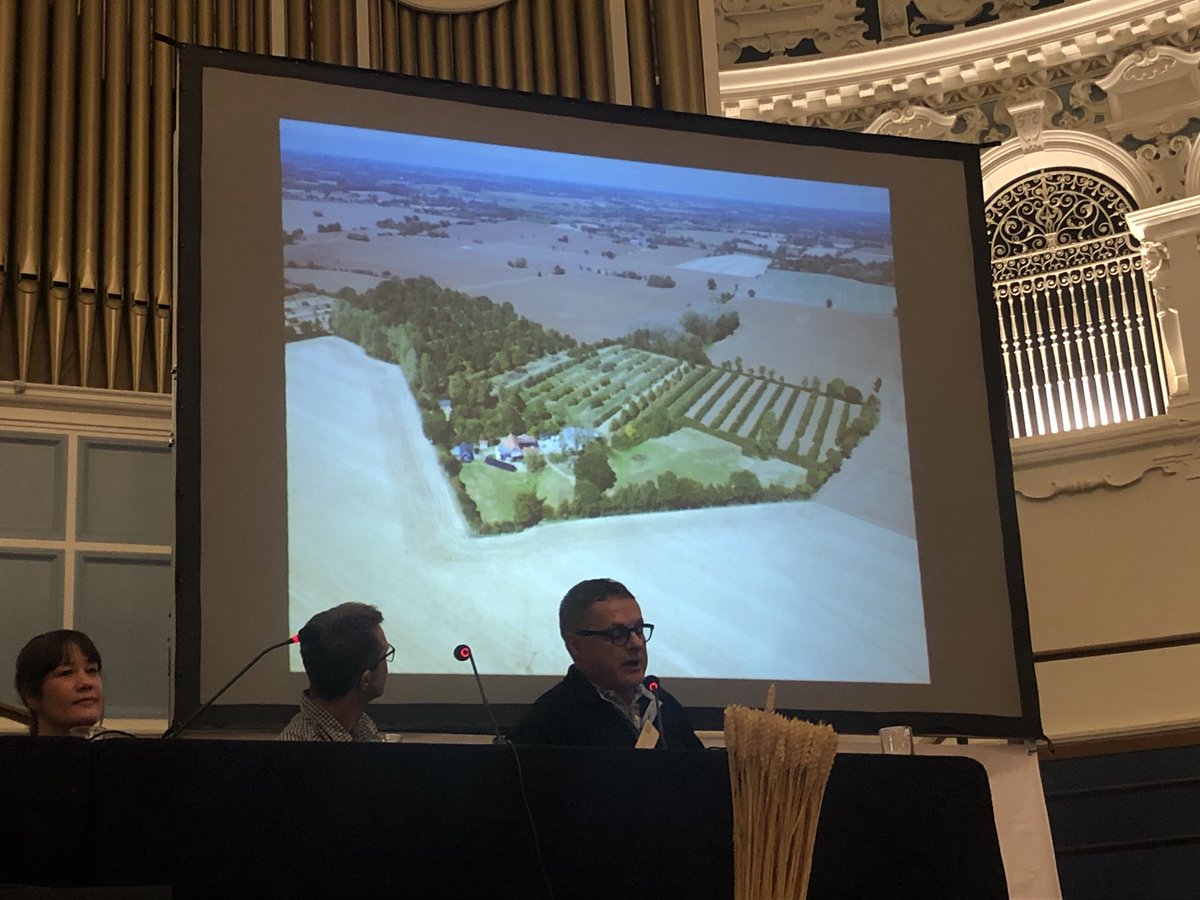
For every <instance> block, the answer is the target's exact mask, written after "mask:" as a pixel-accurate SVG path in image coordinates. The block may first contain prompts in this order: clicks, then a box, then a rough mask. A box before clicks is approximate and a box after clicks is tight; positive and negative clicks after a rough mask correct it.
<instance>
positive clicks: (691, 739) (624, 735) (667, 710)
mask: <svg viewBox="0 0 1200 900" xmlns="http://www.w3.org/2000/svg"><path fill="white" fill-rule="evenodd" d="M558 625H559V630H560V631H561V632H562V637H563V642H564V643H565V644H566V645H567V652H568V653H570V654H571V659H572V660H573V661H574V664H573V665H572V666H571V667H570V669H568V670H567V675H566V677H565V678H564V679H563V680H562V681H560V682H559V683H558V684H557V685H555V686H554V687H552V688H551V689H550V690H548V691H547V692H546V693H544V694H542V696H541V697H539V698H538V700H537V702H536V703H534V705H533V708H532V709H531V710H530V711H529V714H528V715H526V716H525V718H524V719H523V720H522V721H521V724H520V725H518V726H517V729H516V731H514V732H513V734H512V740H513V742H514V743H518V744H557V745H560V746H575V747H635V746H638V747H655V746H657V747H664V748H669V749H671V750H685V749H696V750H698V749H701V748H702V747H703V745H702V744H701V743H700V740H699V738H697V737H696V733H695V732H694V731H693V730H692V725H691V722H690V721H688V716H687V712H686V711H685V710H684V708H683V707H682V706H680V705H679V702H678V701H677V700H676V699H675V698H674V697H672V696H671V695H670V694H668V693H667V692H666V691H664V690H663V689H662V688H659V687H657V685H654V684H652V683H651V681H650V679H647V678H646V642H647V641H648V640H650V635H651V634H653V633H654V626H653V625H651V624H649V623H648V622H646V621H644V620H643V619H642V610H641V607H639V606H638V602H637V600H636V599H635V598H634V596H633V594H631V593H630V592H629V590H628V588H626V587H625V585H623V584H621V583H620V582H619V581H613V580H611V579H609V578H593V579H589V580H587V581H581V582H580V583H579V584H577V585H575V586H574V587H573V588H571V590H569V591H567V594H566V596H565V597H563V600H562V603H561V604H560V605H559V608H558ZM652 688H653V689H652Z"/></svg>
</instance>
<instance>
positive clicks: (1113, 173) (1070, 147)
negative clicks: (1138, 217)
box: [979, 129, 1157, 237]
mask: <svg viewBox="0 0 1200 900" xmlns="http://www.w3.org/2000/svg"><path fill="white" fill-rule="evenodd" d="M1039 142H1040V148H1039V149H1037V150H1033V151H1030V150H1027V149H1026V147H1025V144H1024V143H1023V142H1022V141H1021V140H1020V139H1019V138H1010V139H1009V140H1007V141H1005V142H1004V143H1002V144H1000V145H999V146H998V147H992V148H990V149H988V150H985V151H984V152H983V153H982V154H981V156H980V157H979V163H980V167H981V170H982V174H983V193H984V196H987V197H990V196H992V195H993V194H995V193H996V192H997V191H998V190H1000V189H1001V188H1002V187H1004V186H1005V185H1006V184H1008V183H1009V182H1011V181H1015V180H1016V179H1017V178H1020V177H1022V176H1025V175H1028V174H1029V173H1030V172H1033V171H1036V170H1038V169H1057V168H1066V169H1070V168H1082V169H1089V170H1091V171H1094V172H1099V173H1100V174H1102V175H1106V176H1107V177H1109V178H1111V179H1112V180H1113V181H1115V182H1116V183H1117V184H1119V185H1122V186H1123V187H1124V188H1125V189H1126V190H1128V191H1129V192H1130V194H1132V195H1133V200H1134V202H1135V203H1136V204H1137V205H1138V206H1139V207H1142V206H1149V205H1150V204H1152V203H1156V202H1157V200H1156V199H1155V196H1154V183H1153V181H1151V180H1150V176H1149V175H1147V174H1146V173H1145V172H1144V171H1143V170H1142V169H1141V168H1139V167H1138V164H1137V161H1136V160H1135V159H1134V158H1133V157H1132V156H1130V155H1129V154H1128V153H1126V152H1125V151H1124V150H1122V149H1121V148H1120V147H1118V146H1117V145H1116V144H1114V143H1113V142H1112V141H1108V140H1105V139H1104V138H1101V137H1096V136H1095V135H1092V134H1088V133H1087V132H1083V131H1067V130H1064V129H1052V130H1050V131H1044V132H1042V133H1041V135H1040V136H1039ZM1139 212H1140V210H1139ZM1126 219H1127V220H1128V216H1126ZM1135 235H1136V232H1135ZM1137 236H1139V237H1140V235H1137Z"/></svg>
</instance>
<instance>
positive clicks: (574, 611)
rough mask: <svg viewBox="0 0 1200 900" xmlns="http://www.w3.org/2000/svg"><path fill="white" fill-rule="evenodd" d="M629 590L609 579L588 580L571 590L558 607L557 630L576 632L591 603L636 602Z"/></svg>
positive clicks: (564, 632)
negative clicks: (605, 601) (607, 601)
mask: <svg viewBox="0 0 1200 900" xmlns="http://www.w3.org/2000/svg"><path fill="white" fill-rule="evenodd" d="M636 599H637V598H636V597H635V596H633V594H631V593H630V592H629V588H627V587H625V585H623V584H621V582H619V581H613V580H612V579H611V578H589V579H587V580H586V581H581V582H579V584H577V585H575V586H574V587H573V588H571V589H570V590H569V591H567V593H566V594H565V595H564V596H563V598H562V603H560V604H559V605H558V630H559V631H560V632H562V633H563V634H566V633H567V632H570V631H576V630H578V629H579V628H580V627H581V626H582V625H583V622H584V620H585V619H586V618H587V614H588V610H589V609H591V608H592V604H593V603H599V602H600V601H601V600H636Z"/></svg>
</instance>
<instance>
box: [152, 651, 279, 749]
mask: <svg viewBox="0 0 1200 900" xmlns="http://www.w3.org/2000/svg"><path fill="white" fill-rule="evenodd" d="M298 643H300V634H299V632H297V633H296V634H293V635H292V636H291V637H290V638H288V639H287V640H286V641H280V642H279V643H277V644H272V645H271V646H270V647H267V648H266V649H265V650H262V651H260V652H259V654H258V656H256V657H254V659H252V660H250V662H248V663H246V665H244V666H242V668H241V671H239V672H238V673H237V674H236V675H234V676H233V677H232V678H230V679H229V681H227V682H226V683H225V687H223V688H221V689H220V690H219V691H217V692H216V693H215V694H213V695H212V697H211V698H209V700H208V702H207V703H204V704H202V705H201V707H200V708H199V709H198V710H196V711H195V712H194V713H192V714H191V715H190V716H188V718H187V719H186V720H185V721H184V722H183V723H182V724H179V725H172V726H171V727H170V728H168V729H167V730H166V731H164V732H163V737H164V738H174V737H179V735H180V733H181V732H182V731H183V730H184V729H185V728H187V727H188V726H189V725H191V724H192V723H193V722H195V721H196V719H198V718H199V717H200V714H201V713H202V712H204V711H205V710H206V709H208V708H209V707H210V706H212V705H213V704H214V703H216V702H217V700H218V699H220V697H221V695H222V694H223V693H225V692H226V691H227V690H229V689H230V688H231V687H233V686H234V684H236V683H237V680H238V679H239V678H241V677H242V676H243V675H245V674H246V673H247V672H249V671H250V670H251V669H252V668H253V667H254V664H255V663H256V662H258V661H259V660H260V659H262V658H263V657H264V656H266V655H267V654H268V653H270V652H271V651H272V650H278V649H279V648H280V647H287V646H288V645H290V644H298Z"/></svg>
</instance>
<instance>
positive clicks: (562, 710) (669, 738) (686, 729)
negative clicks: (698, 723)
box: [510, 666, 704, 750]
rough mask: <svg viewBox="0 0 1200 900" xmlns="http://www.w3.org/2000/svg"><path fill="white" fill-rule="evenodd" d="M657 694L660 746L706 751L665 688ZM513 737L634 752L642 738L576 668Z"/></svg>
mask: <svg viewBox="0 0 1200 900" xmlns="http://www.w3.org/2000/svg"><path fill="white" fill-rule="evenodd" d="M656 693H657V696H658V699H659V710H658V718H657V719H655V723H654V724H655V727H657V728H658V731H659V739H658V745H657V746H658V747H663V748H666V749H669V750H702V749H704V745H703V744H701V743H700V739H699V738H698V737H696V732H695V731H693V730H692V723H691V721H690V720H689V719H688V714H687V711H686V710H685V709H684V708H683V707H682V706H680V705H679V701H678V700H676V699H675V698H674V697H672V696H671V695H670V694H668V693H667V692H666V691H665V690H663V689H662V688H661V687H660V688H659V689H658V691H657V692H656ZM510 737H511V739H512V742H513V743H514V744H554V745H557V746H561V747H633V746H634V745H635V744H636V743H637V738H638V735H637V731H635V730H634V727H633V724H632V723H631V722H630V721H629V720H628V719H626V718H625V717H624V716H623V715H621V713H620V711H619V710H617V709H616V708H615V707H614V706H613V705H612V704H611V703H609V702H608V701H607V700H605V699H604V698H603V697H601V696H600V694H599V693H597V691H596V688H595V687H593V685H592V684H591V682H589V681H588V680H587V679H586V678H585V677H584V676H583V675H582V673H580V671H579V670H578V669H576V668H575V667H574V666H571V668H569V669H568V670H567V675H566V677H565V678H563V680H562V681H560V682H559V683H558V684H556V685H555V686H554V687H552V688H550V690H548V691H546V693H544V694H542V696H540V697H538V699H537V701H536V702H534V704H533V707H532V708H531V709H530V710H529V712H528V713H527V714H526V715H525V718H524V719H522V720H521V723H520V724H519V725H517V727H516V730H515V731H513V733H512V735H511V736H510Z"/></svg>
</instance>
